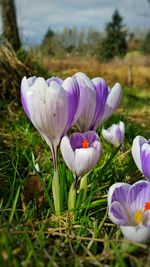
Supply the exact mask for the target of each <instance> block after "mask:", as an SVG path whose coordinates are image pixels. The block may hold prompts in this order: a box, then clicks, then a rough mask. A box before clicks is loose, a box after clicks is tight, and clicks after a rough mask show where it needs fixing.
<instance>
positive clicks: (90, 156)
mask: <svg viewBox="0 0 150 267" xmlns="http://www.w3.org/2000/svg"><path fill="white" fill-rule="evenodd" d="M60 149H61V153H62V156H63V159H64V161H65V162H66V164H67V166H68V168H69V169H70V170H71V171H72V172H73V173H74V176H75V180H74V182H73V184H72V185H71V188H70V191H69V199H68V207H69V209H73V208H74V206H75V200H76V192H77V185H78V181H79V178H82V177H83V176H84V175H85V174H87V173H88V172H89V171H90V170H92V169H93V167H94V166H95V164H96V163H97V161H98V159H99V156H100V153H101V143H100V139H99V137H98V135H97V134H96V133H95V132H94V131H88V132H85V133H83V134H81V133H74V134H72V135H71V136H70V137H68V136H64V137H63V138H62V140H61V144H60ZM80 189H83V190H84V192H83V198H82V202H84V200H85V198H86V193H87V176H86V175H85V176H84V177H83V178H82V179H81V183H80Z"/></svg>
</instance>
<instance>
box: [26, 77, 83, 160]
mask: <svg viewBox="0 0 150 267" xmlns="http://www.w3.org/2000/svg"><path fill="white" fill-rule="evenodd" d="M85 93H86V92H85ZM82 97H83V96H82ZM82 97H81V94H80V88H79V86H78V84H77V82H76V80H75V79H74V78H67V79H66V80H64V81H63V80H61V79H60V78H58V77H52V78H50V79H48V80H47V81H45V80H44V78H41V77H39V78H36V77H30V78H28V79H27V78H26V77H24V78H23V79H22V82H21V100H22V105H23V108H24V110H25V112H26V114H27V116H28V117H29V119H30V120H31V121H32V123H33V125H34V126H35V128H36V129H37V130H38V131H39V132H40V134H41V136H42V137H43V138H44V139H45V141H46V143H47V144H48V145H49V147H50V149H51V151H52V155H53V160H54V163H55V164H56V155H55V154H56V150H57V147H58V145H59V143H60V139H61V138H62V136H63V135H65V134H66V132H67V130H68V129H69V128H70V127H71V126H72V124H73V123H75V121H76V120H77V119H78V117H79V116H80V114H81V112H82V111H83V109H84V105H83V100H82Z"/></svg>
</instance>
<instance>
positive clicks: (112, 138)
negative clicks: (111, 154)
mask: <svg viewBox="0 0 150 267" xmlns="http://www.w3.org/2000/svg"><path fill="white" fill-rule="evenodd" d="M102 135H103V137H104V138H105V140H107V141H108V142H110V143H111V144H113V145H115V146H119V145H121V144H123V140H124V135H125V124H124V122H123V121H120V122H119V123H118V124H112V125H111V127H109V128H108V129H107V130H104V129H103V130H102Z"/></svg>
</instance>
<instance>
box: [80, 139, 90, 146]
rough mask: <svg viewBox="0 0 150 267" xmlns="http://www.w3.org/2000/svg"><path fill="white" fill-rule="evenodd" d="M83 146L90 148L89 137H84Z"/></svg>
mask: <svg viewBox="0 0 150 267" xmlns="http://www.w3.org/2000/svg"><path fill="white" fill-rule="evenodd" d="M82 147H83V148H88V147H89V142H88V140H87V139H84V140H83V142H82Z"/></svg>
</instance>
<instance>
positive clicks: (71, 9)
mask: <svg viewBox="0 0 150 267" xmlns="http://www.w3.org/2000/svg"><path fill="white" fill-rule="evenodd" d="M15 3H16V7H17V18H18V25H19V30H20V33H21V36H22V37H23V40H24V42H26V43H40V42H41V40H42V38H43V36H44V34H45V32H46V31H47V29H48V28H49V27H51V28H52V29H53V30H62V29H63V28H64V27H65V26H66V27H70V28H71V27H74V26H76V27H77V28H79V29H82V28H95V29H97V30H100V31H103V30H104V28H105V25H106V23H107V22H109V21H110V20H111V17H112V14H113V12H114V10H115V9H118V11H119V12H120V15H121V16H122V17H123V18H124V24H125V25H127V27H128V28H130V29H133V28H136V29H141V30H142V29H144V28H147V29H148V28H150V2H149V3H148V0H15Z"/></svg>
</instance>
